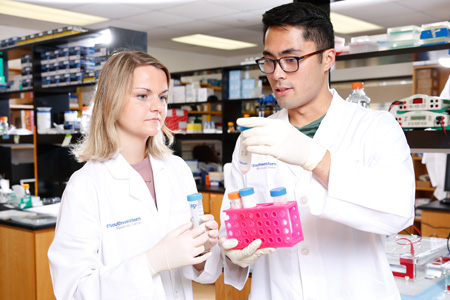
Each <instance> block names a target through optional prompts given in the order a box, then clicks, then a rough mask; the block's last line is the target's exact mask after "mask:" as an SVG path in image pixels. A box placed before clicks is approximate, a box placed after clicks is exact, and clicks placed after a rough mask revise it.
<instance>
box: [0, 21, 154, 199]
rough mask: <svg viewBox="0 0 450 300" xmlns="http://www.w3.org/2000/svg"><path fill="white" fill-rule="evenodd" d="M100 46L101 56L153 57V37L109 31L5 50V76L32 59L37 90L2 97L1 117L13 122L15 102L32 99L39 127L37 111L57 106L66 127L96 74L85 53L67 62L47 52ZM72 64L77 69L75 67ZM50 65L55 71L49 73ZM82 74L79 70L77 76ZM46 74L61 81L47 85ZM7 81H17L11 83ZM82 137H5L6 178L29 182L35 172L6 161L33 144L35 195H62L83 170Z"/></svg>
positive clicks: (1, 140)
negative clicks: (76, 149)
mask: <svg viewBox="0 0 450 300" xmlns="http://www.w3.org/2000/svg"><path fill="white" fill-rule="evenodd" d="M95 45H101V46H99V47H98V48H99V49H101V51H102V54H101V55H103V56H104V57H106V56H108V55H109V54H111V53H112V52H113V51H114V50H116V49H120V48H126V49H130V50H131V49H132V50H139V51H144V52H147V33H145V32H139V31H133V30H128V29H122V28H116V27H109V28H105V29H100V30H94V31H87V32H82V33H78V34H72V35H66V36H61V37H56V38H52V39H47V40H43V41H37V42H32V43H29V44H22V45H16V46H9V47H6V48H2V49H0V57H1V58H3V60H4V62H5V63H4V70H3V71H4V72H3V73H4V74H5V75H6V77H8V61H11V60H14V59H21V58H23V57H24V56H27V57H28V58H31V59H30V62H31V64H32V67H31V71H30V72H29V74H28V75H31V77H32V85H29V86H27V87H23V89H22V90H15V91H2V92H0V115H1V116H8V118H9V119H11V118H10V117H11V109H14V108H13V107H11V106H10V102H11V101H10V100H11V99H20V98H23V97H24V95H31V97H32V99H30V100H31V103H30V107H31V109H33V110H34V124H37V120H36V108H37V107H51V116H52V122H55V123H57V124H62V123H63V122H64V112H65V111H69V110H71V109H72V110H73V109H75V110H80V108H81V106H82V102H81V101H83V100H82V98H83V93H82V89H89V88H91V89H92V88H93V86H94V85H95V78H96V74H95V73H94V72H87V70H86V69H85V68H84V65H83V59H84V58H83V53H82V51H80V54H75V57H73V60H72V54H70V55H68V57H66V56H65V52H64V55H62V56H61V55H60V56H58V58H48V57H47V53H51V52H54V51H60V50H61V49H67V48H69V49H71V48H72V49H73V48H75V47H78V46H80V47H94V46H95ZM76 55H80V56H78V57H77V56H76ZM101 55H100V56H101ZM77 59H78V60H77ZM72 61H73V64H74V65H75V66H74V67H72V66H71V65H72ZM86 61H87V60H86ZM44 62H46V63H47V62H48V64H46V63H45V64H44ZM68 64H69V67H68V66H67V65H68ZM47 66H50V67H48V68H47ZM77 69H79V71H74V70H77ZM44 70H45V72H49V70H55V72H54V73H52V74H53V75H55V76H54V77H55V78H53V77H52V79H51V80H50V81H49V80H47V77H46V76H44V75H43V74H42V73H43V71H44ZM85 71H86V72H85ZM50 72H52V71H50ZM44 74H48V73H44ZM58 76H59V77H58ZM63 78H64V80H63ZM66 79H67V80H66ZM72 79H73V80H72ZM6 80H7V81H8V80H12V79H8V78H6ZM73 94H78V106H77V103H75V105H74V103H72V105H71V101H70V95H73ZM90 96H91V95H85V97H84V98H85V101H86V103H89V101H90V99H89V97H90ZM27 97H28V96H27ZM79 113H80V112H79ZM79 138H80V134H77V133H69V134H38V133H37V132H36V130H34V132H33V135H31V136H8V137H6V136H2V137H0V154H1V155H2V160H1V161H2V162H1V163H0V174H1V175H2V176H4V177H5V178H7V179H10V180H11V179H12V180H11V184H18V182H17V180H16V178H17V177H22V178H23V176H27V177H29V175H30V174H29V170H28V171H27V173H25V174H24V173H23V172H24V171H21V170H20V168H18V167H17V166H15V165H14V164H12V163H11V160H10V159H3V158H9V157H11V156H12V154H11V153H12V152H13V151H14V147H17V146H21V145H27V146H30V145H31V146H32V147H33V156H34V157H33V174H32V175H33V176H32V177H34V178H35V179H36V183H35V186H34V193H35V194H37V195H39V196H41V197H55V196H61V194H62V191H63V189H64V186H65V183H66V181H67V180H68V179H69V177H70V175H71V174H72V173H73V172H74V171H76V170H77V169H79V168H80V167H81V166H82V165H81V164H79V163H77V162H76V161H75V160H74V158H73V157H72V156H71V155H70V149H69V147H68V145H70V144H71V143H74V142H76V141H77V140H78V139H79Z"/></svg>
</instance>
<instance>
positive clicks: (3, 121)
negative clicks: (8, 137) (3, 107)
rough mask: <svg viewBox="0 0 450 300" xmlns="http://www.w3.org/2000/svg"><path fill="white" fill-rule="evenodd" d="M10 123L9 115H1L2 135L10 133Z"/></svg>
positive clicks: (0, 132) (0, 133)
mask: <svg viewBox="0 0 450 300" xmlns="http://www.w3.org/2000/svg"><path fill="white" fill-rule="evenodd" d="M8 131H9V124H8V117H0V135H5V134H8Z"/></svg>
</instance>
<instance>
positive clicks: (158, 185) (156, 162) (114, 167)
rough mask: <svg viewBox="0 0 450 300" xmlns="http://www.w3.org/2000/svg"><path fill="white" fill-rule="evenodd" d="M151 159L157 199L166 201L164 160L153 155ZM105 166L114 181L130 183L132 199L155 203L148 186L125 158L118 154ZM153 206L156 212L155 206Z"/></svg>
mask: <svg viewBox="0 0 450 300" xmlns="http://www.w3.org/2000/svg"><path fill="white" fill-rule="evenodd" d="M149 158H150V162H151V164H152V169H153V180H154V184H155V194H156V198H157V199H164V197H165V193H166V189H167V187H168V186H167V183H166V182H165V181H166V179H165V178H164V177H165V176H164V174H163V173H164V172H163V170H164V163H163V161H162V160H160V159H156V158H154V157H152V156H151V155H149ZM105 166H106V167H107V168H108V170H109V172H110V173H111V175H112V176H113V178H114V179H116V180H128V181H129V194H130V196H131V197H133V198H135V199H136V200H139V201H146V200H148V201H149V202H150V203H154V199H153V198H152V196H151V194H150V191H149V190H148V187H147V185H146V184H145V182H144V181H143V180H142V178H141V175H140V174H139V173H138V172H136V171H135V170H134V169H133V167H132V166H131V165H130V164H129V163H128V161H127V160H126V159H125V157H123V156H122V155H121V154H118V155H117V156H116V157H115V158H113V159H111V160H108V161H106V162H105ZM158 204H159V203H158ZM151 206H152V207H153V209H154V210H155V212H156V207H155V205H154V204H153V205H151ZM163 207H164V205H163Z"/></svg>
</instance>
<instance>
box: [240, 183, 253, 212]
mask: <svg viewBox="0 0 450 300" xmlns="http://www.w3.org/2000/svg"><path fill="white" fill-rule="evenodd" d="M239 195H240V196H241V199H242V206H243V207H244V208H250V207H255V206H256V199H255V190H254V189H253V188H252V187H247V188H243V189H240V190H239Z"/></svg>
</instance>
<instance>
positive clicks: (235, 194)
mask: <svg viewBox="0 0 450 300" xmlns="http://www.w3.org/2000/svg"><path fill="white" fill-rule="evenodd" d="M239 198H241V196H239V192H231V193H228V199H230V200H234V199H239Z"/></svg>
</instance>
